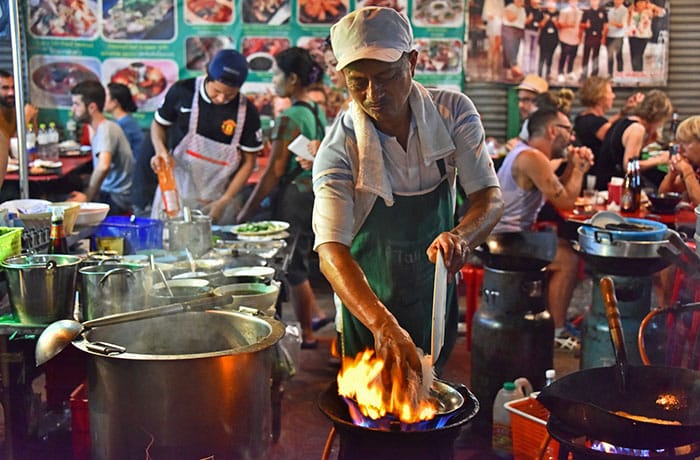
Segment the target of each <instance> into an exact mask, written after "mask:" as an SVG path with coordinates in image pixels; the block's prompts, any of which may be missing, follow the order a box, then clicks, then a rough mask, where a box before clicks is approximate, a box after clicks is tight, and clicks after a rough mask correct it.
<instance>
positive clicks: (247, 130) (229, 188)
mask: <svg viewBox="0 0 700 460" xmlns="http://www.w3.org/2000/svg"><path fill="white" fill-rule="evenodd" d="M247 75H248V63H247V62H246V59H245V57H243V55H241V54H240V53H238V52H237V51H235V50H231V49H226V50H221V51H219V52H218V53H217V54H216V56H214V58H213V59H212V61H211V62H210V63H209V67H208V69H207V75H206V76H205V77H198V78H190V79H186V80H180V81H178V82H176V83H175V84H174V85H173V86H172V87H171V88H170V89H169V90H168V93H167V94H166V96H165V99H164V101H163V104H162V105H161V106H160V108H159V109H158V111H157V112H156V113H155V116H154V120H153V123H152V124H151V140H152V142H153V147H154V150H155V155H154V156H153V157H152V158H151V167H152V168H153V170H154V171H156V172H157V171H158V169H159V168H160V167H161V164H162V162H163V161H167V162H169V163H170V164H174V167H175V179H176V181H177V186H178V192H179V196H180V205H181V207H182V206H189V207H190V208H196V209H201V210H202V211H204V212H205V213H207V214H208V215H209V216H211V218H212V220H213V222H214V223H219V224H229V223H233V221H234V219H233V218H234V216H235V215H236V213H237V211H238V208H239V207H240V199H239V198H238V195H239V192H240V191H241V190H242V189H243V187H244V186H245V185H246V182H247V180H248V177H249V176H250V174H251V173H252V171H253V167H254V166H255V157H256V155H257V153H258V152H260V151H261V150H262V147H263V139H262V130H261V127H260V116H259V114H258V111H257V109H256V108H255V106H254V105H253V104H252V102H250V101H249V100H248V99H247V98H246V97H245V96H244V95H243V94H242V93H241V92H240V87H241V86H242V85H243V83H244V82H245V79H246V77H247ZM162 209H163V205H162V200H161V196H160V192H159V191H156V196H155V198H154V201H153V210H152V213H151V216H152V217H154V218H161V217H162V213H161V211H162Z"/></svg>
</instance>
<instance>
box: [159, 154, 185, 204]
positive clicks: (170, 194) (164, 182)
mask: <svg viewBox="0 0 700 460" xmlns="http://www.w3.org/2000/svg"><path fill="white" fill-rule="evenodd" d="M159 161H160V167H159V168H158V185H159V186H160V195H161V197H162V198H163V209H165V213H166V214H167V215H168V216H169V217H175V216H176V215H177V213H178V212H180V198H179V196H178V193H177V182H175V173H174V171H173V167H172V165H171V163H170V162H169V161H165V160H164V159H163V158H162V157H161V158H159Z"/></svg>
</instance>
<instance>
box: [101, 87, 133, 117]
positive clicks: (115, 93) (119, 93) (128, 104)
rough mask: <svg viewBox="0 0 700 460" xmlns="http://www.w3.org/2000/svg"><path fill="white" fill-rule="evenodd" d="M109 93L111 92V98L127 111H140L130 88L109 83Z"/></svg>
mask: <svg viewBox="0 0 700 460" xmlns="http://www.w3.org/2000/svg"><path fill="white" fill-rule="evenodd" d="M107 91H109V97H111V98H112V99H114V100H115V101H117V102H118V103H119V105H120V106H121V107H122V109H124V110H125V111H127V112H129V113H131V112H136V110H138V109H137V108H136V104H135V103H134V98H133V96H132V95H131V91H130V90H129V87H128V86H126V85H124V84H122V83H109V84H108V85H107Z"/></svg>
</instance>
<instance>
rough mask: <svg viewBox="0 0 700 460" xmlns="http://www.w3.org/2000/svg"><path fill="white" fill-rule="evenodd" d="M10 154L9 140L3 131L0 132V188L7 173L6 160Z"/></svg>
mask: <svg viewBox="0 0 700 460" xmlns="http://www.w3.org/2000/svg"><path fill="white" fill-rule="evenodd" d="M9 156H10V140H9V139H8V138H7V136H5V134H4V133H2V132H0V188H1V187H2V184H3V183H4V182H5V174H7V161H8V158H9Z"/></svg>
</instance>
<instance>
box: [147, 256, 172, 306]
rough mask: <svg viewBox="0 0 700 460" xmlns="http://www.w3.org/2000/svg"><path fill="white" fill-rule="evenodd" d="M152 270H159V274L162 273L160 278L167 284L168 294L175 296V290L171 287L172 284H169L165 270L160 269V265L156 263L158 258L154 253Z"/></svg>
mask: <svg viewBox="0 0 700 460" xmlns="http://www.w3.org/2000/svg"><path fill="white" fill-rule="evenodd" d="M150 261H151V270H153V271H157V272H158V274H159V275H160V279H161V280H162V281H163V285H164V286H165V289H166V290H167V291H168V295H169V296H170V297H175V294H173V290H172V289H170V285H169V284H168V280H167V279H166V278H165V274H164V273H163V270H161V269H160V267H159V266H158V265H157V264H156V258H155V256H154V255H153V254H151V258H150Z"/></svg>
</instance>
